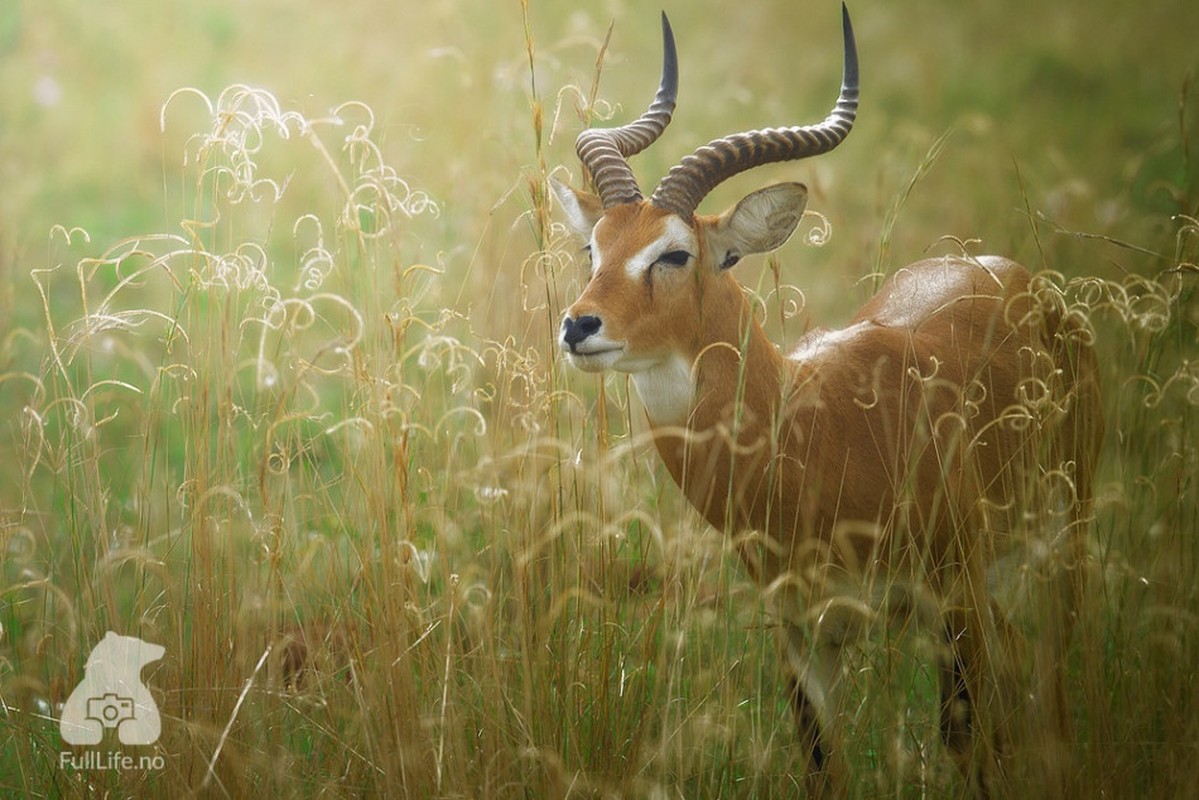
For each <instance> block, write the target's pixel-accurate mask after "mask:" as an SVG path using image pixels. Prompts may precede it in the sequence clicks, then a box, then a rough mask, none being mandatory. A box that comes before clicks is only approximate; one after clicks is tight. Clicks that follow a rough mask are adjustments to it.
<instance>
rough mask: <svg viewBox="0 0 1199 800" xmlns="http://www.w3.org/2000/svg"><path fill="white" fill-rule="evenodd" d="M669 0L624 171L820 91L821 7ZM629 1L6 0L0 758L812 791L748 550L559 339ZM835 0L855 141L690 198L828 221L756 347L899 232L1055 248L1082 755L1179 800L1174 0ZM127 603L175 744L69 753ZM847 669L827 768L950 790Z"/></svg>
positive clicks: (514, 785) (1190, 216) (919, 740)
mask: <svg viewBox="0 0 1199 800" xmlns="http://www.w3.org/2000/svg"><path fill="white" fill-rule="evenodd" d="M665 6H666V10H667V12H668V13H669V14H670V15H671V20H672V22H673V24H674V28H675V32H676V36H677V38H678V41H679V47H680V60H681V68H682V78H681V86H680V104H679V110H678V112H677V114H676V116H675V120H674V122H673V124H672V126H671V128H670V129H669V131H668V132H667V133H666V135H665V136H664V137H663V138H662V140H661V141H660V142H659V143H658V144H657V145H656V146H655V147H654V148H651V150H649V151H647V152H646V153H644V154H642V155H641V156H639V157H637V158H636V159H635V160H634V162H633V164H634V167H635V169H637V170H638V173H639V175H640V176H641V177H642V182H643V185H649V186H652V185H653V183H654V182H655V181H656V180H657V178H658V177H659V176H660V175H662V174H663V173H664V172H665V170H666V169H668V168H669V167H670V166H671V165H672V164H673V163H674V162H675V161H677V160H678V159H679V158H680V157H682V156H683V155H685V154H686V153H688V152H690V151H691V149H693V148H694V147H695V146H696V145H698V144H701V143H702V142H705V141H707V140H708V139H710V138H712V137H714V136H718V135H723V134H726V133H729V132H732V131H733V130H738V129H744V128H751V127H764V126H768V125H782V124H793V123H797V122H808V121H814V120H817V119H819V118H820V117H822V116H823V114H824V113H825V111H826V110H827V108H828V107H829V106H830V105H831V103H832V101H833V99H834V98H835V92H836V85H837V80H838V77H839V74H840V59H841V52H840V38H839V17H838V9H837V7H836V4H835V3H831V2H829V3H816V2H811V3H805V4H802V5H800V6H797V5H796V4H793V3H781V2H777V3H759V4H756V5H755V4H740V5H739V6H733V5H731V4H728V3H718V2H712V1H711V0H702V2H687V3H683V2H679V1H678V0H672V1H671V2H666V3H665ZM972 6H977V7H972ZM658 9H659V5H657V4H653V5H651V4H637V3H626V2H616V0H609V1H608V2H603V3H599V2H584V3H578V4H573V5H571V6H569V7H568V6H567V5H566V4H556V5H552V6H551V4H549V3H547V2H532V3H531V4H530V7H528V8H525V7H523V6H522V5H521V3H520V2H518V0H509V2H504V3H497V2H490V0H429V2H425V3H420V4H417V3H406V2H399V1H397V0H393V1H392V2H378V1H377V0H363V1H362V2H358V3H354V4H336V3H316V2H309V3H284V2H269V1H268V0H245V2H235V1H234V0H216V1H214V2H207V3H179V2H172V1H171V0H163V1H162V2H125V3H120V4H118V3H94V2H92V3H89V2H72V1H71V0H42V1H41V2H34V1H33V0H9V2H6V3H5V4H4V5H3V7H0V187H3V190H2V191H0V420H3V425H2V426H0V796H28V797H60V796H65V797H126V796H137V797H186V796H200V797H238V798H240V797H247V796H254V795H258V796H278V797H314V798H315V797H368V796H409V797H528V798H543V797H567V796H570V797H618V796H630V797H646V798H673V797H679V798H684V797H685V798H703V797H747V798H748V797H793V796H796V793H797V792H799V791H801V789H802V780H801V775H802V759H803V754H802V752H801V751H800V749H799V746H798V743H797V742H796V737H795V731H794V727H793V724H792V719H791V715H790V712H789V709H788V704H787V698H786V696H785V693H784V688H783V684H782V676H781V671H780V665H779V663H778V659H777V654H776V647H775V644H774V640H773V636H772V633H771V630H770V628H771V620H770V618H769V615H768V614H767V613H766V610H765V608H764V607H763V604H762V601H761V599H760V597H759V594H758V591H757V590H756V588H755V587H754V585H753V584H752V582H751V581H750V580H749V578H748V576H747V575H746V573H745V571H744V569H743V568H742V566H741V564H740V562H739V561H738V560H737V558H736V556H735V555H734V554H733V553H732V552H731V551H730V550H729V549H728V548H727V547H726V546H725V543H724V541H723V539H722V537H721V535H720V534H719V533H717V532H716V531H714V530H712V529H711V528H709V527H708V526H707V525H706V524H705V523H704V522H703V521H702V520H701V519H700V518H699V517H698V515H696V514H695V513H694V512H693V511H692V510H691V509H690V508H689V507H688V506H687V504H686V501H685V500H684V499H683V497H682V496H681V495H680V493H679V491H678V490H677V488H676V487H675V486H674V484H673V483H672V481H671V480H670V477H669V475H667V474H666V472H665V471H664V469H662V467H661V466H660V464H659V463H658V459H657V455H656V453H654V452H653V450H652V447H649V446H648V445H647V442H646V438H645V434H646V431H647V427H646V423H645V419H644V414H643V412H642V410H641V407H640V405H639V401H638V400H637V398H636V395H635V392H633V391H632V390H631V389H630V387H629V386H628V385H627V383H626V381H625V380H624V378H622V377H617V376H610V377H609V378H607V380H606V381H605V382H599V381H597V379H595V378H594V377H592V376H587V375H583V374H581V373H573V372H571V371H569V370H568V369H567V368H566V367H564V365H563V364H562V363H561V362H560V360H559V359H558V358H557V355H556V345H555V334H556V331H557V327H558V323H559V320H560V317H561V311H562V309H563V308H564V307H565V304H567V303H569V302H570V301H571V300H572V299H573V298H574V297H575V296H576V295H577V293H578V290H579V286H580V280H581V277H582V268H581V266H580V265H578V264H576V261H575V256H576V254H577V243H575V242H573V241H572V240H571V239H570V237H568V236H567V235H566V233H565V230H564V228H563V226H562V224H561V218H560V216H558V215H557V214H556V212H555V211H554V210H553V209H551V207H550V206H549V201H548V198H547V194H546V178H547V175H548V174H549V173H551V172H553V173H554V174H556V175H558V176H560V177H562V178H570V179H572V180H574V181H575V183H576V184H577V183H578V182H579V180H580V176H579V167H578V164H577V161H576V160H575V158H574V154H573V141H574V137H575V135H576V134H577V132H578V131H579V130H580V129H581V128H582V127H583V126H584V125H585V124H586V123H585V120H590V119H596V120H602V119H604V118H609V117H611V118H613V119H614V120H615V121H620V120H623V119H627V118H629V116H631V115H632V114H635V113H638V112H639V111H640V110H641V108H643V106H644V104H645V103H646V102H647V101H648V100H649V98H650V96H651V94H652V92H653V89H654V87H655V86H656V82H657V69H658V66H659V64H660V40H659V37H660V33H659V29H658V25H657V16H658ZM850 10H851V12H852V13H853V15H854V21H855V25H856V27H857V31H858V42H859V48H860V51H861V56H862V81H863V99H862V111H861V113H860V116H859V122H858V125H857V127H856V129H855V131H854V133H853V134H852V136H851V137H850V138H849V140H848V141H847V142H846V144H845V145H844V146H842V147H841V148H840V149H838V150H837V151H836V152H835V153H833V154H830V155H828V156H825V157H823V158H821V159H819V160H816V161H812V162H801V163H794V164H790V165H781V166H775V167H770V168H763V169H759V170H756V171H754V172H753V173H752V174H750V175H745V176H740V177H738V178H736V179H734V180H731V181H729V182H728V183H727V184H725V185H723V186H721V187H719V188H718V189H717V190H716V191H715V192H714V193H713V194H712V196H710V197H709V198H708V200H707V201H706V202H705V205H704V206H703V207H702V208H701V211H713V210H719V209H721V208H723V207H724V206H726V205H728V204H731V203H732V202H733V201H735V200H736V199H737V198H738V197H740V196H741V195H742V194H744V193H745V192H747V191H748V190H750V189H752V188H756V187H758V186H760V185H764V184H766V183H769V182H771V181H776V180H784V179H788V180H802V181H805V182H806V183H807V184H808V185H809V188H810V190H811V200H810V203H809V207H810V208H811V209H812V210H814V211H817V212H819V214H820V215H823V218H824V220H825V221H826V222H827V225H828V229H827V230H825V229H824V228H823V227H822V224H821V222H820V220H818V219H817V218H815V217H814V218H812V219H811V220H810V221H808V222H805V224H804V226H803V228H802V229H801V231H800V235H797V236H796V237H794V239H793V240H792V241H791V242H790V243H789V244H788V245H787V246H786V247H784V248H783V249H782V250H780V251H779V252H778V253H777V255H775V256H772V257H771V258H770V259H769V260H761V259H759V260H755V261H751V262H748V263H746V264H744V265H742V266H741V267H739V270H740V273H739V274H740V277H741V279H742V280H743V281H744V282H745V283H747V284H748V285H749V287H750V288H751V289H753V290H754V291H755V292H756V293H757V295H758V296H759V297H760V300H761V304H762V309H763V310H762V313H763V315H764V318H765V319H766V321H767V323H768V327H769V329H770V331H771V334H772V336H774V337H775V340H776V341H778V342H781V343H784V344H786V343H788V342H793V341H795V339H796V338H798V336H799V335H800V334H801V333H802V332H803V331H804V330H806V329H807V328H808V327H810V326H813V325H816V324H836V323H837V322H839V321H841V320H844V319H846V318H847V317H848V315H849V314H850V313H851V311H852V309H853V308H854V307H855V306H856V305H857V304H859V303H861V302H862V301H864V300H865V299H866V298H867V297H868V296H869V294H870V290H871V288H872V286H874V285H875V284H876V282H877V276H879V275H880V274H887V273H890V272H891V271H893V270H894V269H896V268H898V267H900V266H902V265H903V264H905V263H908V262H910V261H914V260H916V259H918V258H920V257H922V256H923V255H925V254H928V253H934V254H936V253H947V252H948V253H953V252H958V251H959V250H960V249H963V248H964V249H965V250H967V251H969V252H972V253H983V252H996V253H1002V254H1004V255H1008V256H1011V257H1014V258H1016V259H1018V260H1021V261H1022V262H1023V263H1025V264H1027V265H1028V266H1029V267H1031V268H1034V269H1037V270H1052V271H1054V272H1056V273H1058V275H1057V276H1056V277H1055V281H1056V282H1057V283H1058V284H1059V285H1060V286H1061V287H1062V291H1063V296H1064V298H1065V299H1066V302H1067V303H1069V304H1070V305H1071V306H1072V307H1074V308H1076V309H1078V310H1080V311H1082V312H1084V313H1086V314H1087V316H1088V317H1089V318H1090V320H1091V323H1092V325H1093V327H1094V328H1095V331H1096V334H1097V344H1096V347H1097V349H1098V351H1099V353H1100V356H1101V359H1102V364H1103V370H1104V374H1103V381H1104V392H1105V404H1106V410H1105V413H1106V417H1107V429H1108V433H1107V439H1106V441H1105V445H1104V452H1103V456H1102V462H1101V467H1100V476H1099V481H1098V498H1097V499H1098V502H1097V520H1096V522H1095V524H1094V526H1093V527H1092V530H1091V531H1090V535H1089V542H1088V544H1089V548H1088V549H1089V553H1090V558H1089V562H1088V575H1089V579H1090V582H1089V589H1088V592H1087V597H1086V605H1085V609H1084V611H1085V613H1084V614H1083V618H1082V620H1081V622H1080V625H1079V630H1078V633H1077V636H1076V640H1075V644H1074V647H1073V649H1072V651H1071V668H1070V674H1069V687H1068V688H1069V694H1070V699H1071V702H1072V707H1073V715H1074V721H1075V725H1076V727H1077V729H1078V738H1079V741H1078V746H1077V748H1076V753H1075V762H1076V763H1075V773H1074V775H1073V779H1072V785H1073V788H1074V793H1075V794H1076V796H1078V797H1111V798H1126V797H1152V798H1173V797H1180V796H1185V795H1186V794H1187V793H1188V792H1190V791H1193V790H1194V787H1195V786H1197V785H1199V688H1197V687H1199V675H1197V669H1199V667H1197V665H1199V630H1197V628H1199V498H1197V496H1196V492H1197V491H1199V292H1197V286H1199V268H1197V266H1196V265H1197V264H1199V71H1197V70H1199V54H1197V51H1196V50H1195V48H1194V38H1195V34H1196V32H1199V7H1195V6H1194V4H1188V3H1182V2H1177V1H1176V0H1175V1H1171V0H1148V1H1147V2H1146V3H1140V4H1137V6H1136V7H1135V8H1134V7H1133V6H1130V5H1129V4H1126V3H1125V4H1122V3H1117V2H1114V0H1098V1H1097V2H1081V0H1079V1H1076V2H1066V3H1058V4H1053V5H1049V4H1045V3H1036V2H1031V0H1011V1H1010V2H1003V3H1000V2H983V3H978V4H961V3H951V2H944V1H942V0H915V1H914V2H910V3H903V4H896V3H886V2H881V0H857V1H856V2H854V3H853V4H852V5H851V8H850ZM610 23H614V26H615V27H614V29H613V32H612V36H611V40H610V44H609V46H608V48H607V50H606V53H605V57H604V61H603V65H602V71H600V73H599V74H600V78H599V83H598V86H597V85H596V83H595V80H596V79H595V76H596V74H597V70H596V57H597V54H598V53H599V51H600V48H601V46H602V44H603V42H604V38H605V35H606V33H607V30H608V26H609V24H610ZM770 266H774V267H776V268H777V271H776V270H774V269H771V268H770ZM109 630H114V631H117V632H119V633H124V634H128V635H133V636H139V637H141V638H143V639H145V640H147V641H151V642H156V643H158V644H161V645H163V646H164V647H165V648H166V655H165V657H164V658H163V659H162V660H161V661H159V662H157V663H156V664H154V665H153V666H152V667H150V668H148V669H146V671H145V672H144V673H143V677H144V678H145V680H146V683H147V684H148V686H149V687H150V689H151V691H152V693H153V696H154V698H155V701H156V702H157V705H158V707H159V709H160V711H161V714H162V718H163V732H162V736H161V738H160V739H159V741H158V743H157V744H155V745H153V746H147V747H129V748H125V749H124V751H125V752H128V753H130V754H132V755H134V756H140V755H147V756H150V757H151V761H152V762H153V763H151V764H148V765H147V766H146V767H145V768H141V767H139V768H127V769H106V770H100V769H91V768H79V767H77V766H74V765H72V764H64V763H63V762H62V757H61V753H63V752H67V751H70V748H68V747H66V746H65V745H64V744H63V742H62V740H61V738H60V735H59V729H58V724H57V718H58V716H59V714H60V712H61V704H62V703H64V702H65V701H66V699H67V696H68V695H69V694H70V692H71V690H72V688H73V687H74V686H75V685H76V684H77V683H79V681H80V680H81V679H82V677H83V666H84V663H85V660H86V658H87V655H88V652H89V651H90V649H91V648H92V647H93V646H94V645H95V644H96V643H97V642H98V641H100V640H101V639H102V638H103V636H104V634H105V632H106V631H109ZM913 650H914V651H915V652H912V651H913ZM858 672H859V675H860V677H861V680H860V691H859V695H860V698H861V701H860V704H859V705H858V706H857V707H856V708H855V709H853V712H852V720H851V721H850V723H849V726H850V728H851V730H852V732H853V742H854V745H853V749H854V753H853V757H854V759H855V762H856V763H857V764H858V770H857V775H858V778H859V780H858V784H857V785H856V786H855V794H856V795H857V796H862V797H871V796H895V797H953V796H960V795H961V794H962V793H963V792H964V791H965V789H964V787H963V785H962V783H961V781H960V780H959V779H958V777H957V775H956V773H955V770H954V769H953V768H952V765H951V764H950V763H949V761H948V758H947V756H945V754H944V752H943V750H942V749H941V746H940V743H939V739H938V736H937V730H936V709H935V687H933V686H932V684H931V678H930V673H929V670H928V668H927V665H926V664H924V662H923V661H922V659H921V658H920V654H919V648H918V647H916V648H913V647H908V646H907V645H903V644H898V643H897V644H896V645H895V646H894V647H892V646H889V645H888V644H887V643H883V644H882V645H881V646H879V647H877V648H875V649H874V650H872V651H870V652H866V653H864V654H863V656H862V661H861V664H860V670H859V671H858ZM106 747H107V748H108V749H110V750H118V749H121V748H120V747H119V745H116V744H115V743H114V741H113V740H110V741H108V742H106ZM1016 793H1020V794H1023V795H1025V796H1035V794H1036V792H1035V789H1032V790H1029V788H1028V787H1023V788H1022V789H1021V790H1019V791H1018V792H1017V790H1016V789H1013V794H1016Z"/></svg>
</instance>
